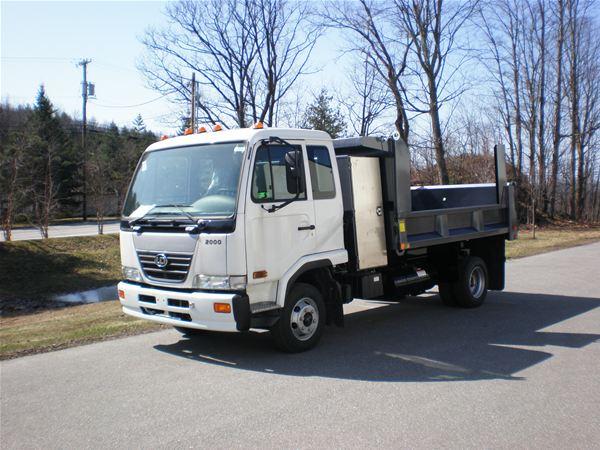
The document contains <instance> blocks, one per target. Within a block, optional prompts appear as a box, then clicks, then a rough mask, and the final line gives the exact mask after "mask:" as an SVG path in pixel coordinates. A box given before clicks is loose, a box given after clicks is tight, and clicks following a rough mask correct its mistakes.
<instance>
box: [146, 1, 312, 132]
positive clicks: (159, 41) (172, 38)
mask: <svg viewBox="0 0 600 450" xmlns="http://www.w3.org/2000/svg"><path fill="white" fill-rule="evenodd" d="M166 15H167V18H168V19H169V25H168V26H166V27H164V28H162V29H149V30H147V32H146V34H145V36H144V38H143V40H142V42H143V44H144V45H145V46H146V49H147V56H146V59H145V60H144V61H142V62H141V63H140V65H139V68H140V70H141V71H142V72H143V73H144V75H145V76H146V78H147V80H148V82H149V84H150V86H151V87H153V88H154V89H156V90H158V91H160V92H162V93H164V94H171V95H172V96H173V98H175V99H176V101H179V102H184V103H188V102H189V99H190V98H191V89H190V87H191V85H190V76H191V73H192V72H195V73H196V74H197V80H198V84H199V87H200V89H199V91H200V92H199V95H198V98H197V99H196V103H197V106H198V109H199V112H200V115H201V120H203V121H205V122H210V123H216V122H217V121H219V120H222V121H223V122H224V123H225V125H228V126H232V125H235V126H240V127H245V126H248V125H249V123H250V122H251V121H256V120H267V121H268V123H270V124H271V123H273V120H274V109H275V104H276V103H277V101H279V100H280V99H281V98H282V97H283V96H285V94H286V93H287V92H288V90H289V89H290V88H291V87H292V86H293V85H294V83H295V82H296V81H297V80H298V78H299V77H300V76H301V75H303V74H305V73H306V71H307V63H308V58H309V56H310V54H311V52H312V49H313V47H314V45H315V42H316V40H317V38H318V36H319V31H318V29H317V28H316V27H315V26H312V25H311V24H310V22H309V21H308V6H307V5H306V4H301V3H297V2H294V3H292V2H287V1H285V0H244V1H237V0H224V1H218V0H207V1H206V2H196V1H192V0H181V1H178V2H175V3H169V4H168V5H167V7H166Z"/></svg>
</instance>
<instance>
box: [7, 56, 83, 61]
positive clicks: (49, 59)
mask: <svg viewBox="0 0 600 450" xmlns="http://www.w3.org/2000/svg"><path fill="white" fill-rule="evenodd" d="M0 59H16V60H26V59H32V60H47V61H73V60H75V59H76V58H63V57H58V56H0Z"/></svg>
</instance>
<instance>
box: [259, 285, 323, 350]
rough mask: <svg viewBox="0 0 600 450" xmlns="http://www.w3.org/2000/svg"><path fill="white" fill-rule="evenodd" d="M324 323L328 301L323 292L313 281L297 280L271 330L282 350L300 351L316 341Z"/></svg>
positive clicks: (308, 347) (321, 332)
mask: <svg viewBox="0 0 600 450" xmlns="http://www.w3.org/2000/svg"><path fill="white" fill-rule="evenodd" d="M324 326H325V303H324V302H323V297H322V296H321V293H320V292H319V291H318V290H317V289H316V288H315V287H314V286H312V285H310V284H306V283H296V284H295V285H294V286H293V287H292V289H291V290H290V292H289V294H288V296H287V298H286V300H285V306H284V307H283V309H282V310H281V315H280V317H279V320H278V321H277V323H276V324H275V325H274V326H273V327H272V328H271V334H272V336H273V338H274V339H275V343H276V344H277V346H278V347H279V348H280V349H281V350H283V351H286V352H289V353H298V352H303V351H306V350H310V349H311V348H313V347H314V346H315V345H317V343H318V342H319V340H320V339H321V335H322V334H323V327H324Z"/></svg>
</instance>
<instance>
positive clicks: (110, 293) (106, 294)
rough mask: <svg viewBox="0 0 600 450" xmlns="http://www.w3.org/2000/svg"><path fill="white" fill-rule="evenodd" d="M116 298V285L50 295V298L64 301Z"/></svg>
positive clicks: (84, 301)
mask: <svg viewBox="0 0 600 450" xmlns="http://www.w3.org/2000/svg"><path fill="white" fill-rule="evenodd" d="M117 298H118V293H117V286H104V287H101V288H98V289H90V290H88V291H80V292H72V293H70V294H60V295H55V296H53V297H52V300H54V301H56V302H65V303H97V302H103V301H106V300H116V299H117Z"/></svg>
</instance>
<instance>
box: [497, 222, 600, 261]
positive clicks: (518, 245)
mask: <svg viewBox="0 0 600 450" xmlns="http://www.w3.org/2000/svg"><path fill="white" fill-rule="evenodd" d="M597 241H600V227H587V228H586V227H576V228H563V227H552V228H542V229H538V230H537V231H536V233H535V239H533V233H532V232H531V231H529V230H520V231H519V239H517V240H516V241H511V242H507V243H506V257H507V258H523V257H525V256H532V255H537V254H538V253H545V252H550V251H552V250H560V249H561V248H567V247H575V246H577V245H584V244H590V243H592V242H597Z"/></svg>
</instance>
